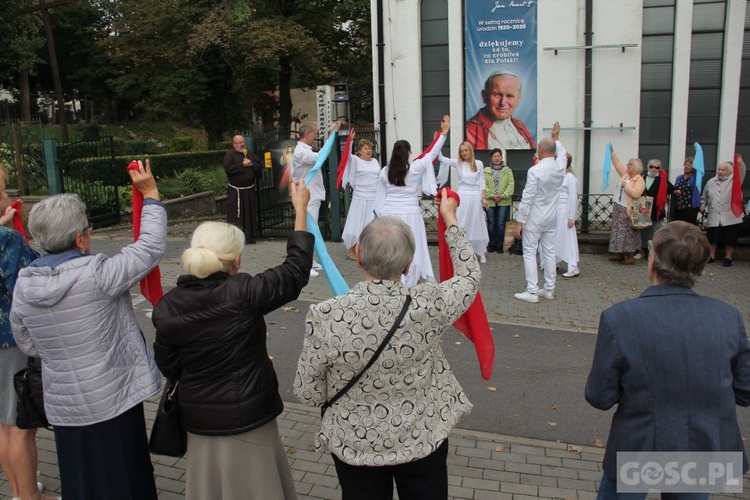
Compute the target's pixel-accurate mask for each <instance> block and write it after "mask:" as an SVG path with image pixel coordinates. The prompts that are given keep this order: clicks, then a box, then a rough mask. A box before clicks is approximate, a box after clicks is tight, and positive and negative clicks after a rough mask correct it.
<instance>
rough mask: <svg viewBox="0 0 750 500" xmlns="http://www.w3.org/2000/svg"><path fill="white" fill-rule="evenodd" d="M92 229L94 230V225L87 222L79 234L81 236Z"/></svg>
mask: <svg viewBox="0 0 750 500" xmlns="http://www.w3.org/2000/svg"><path fill="white" fill-rule="evenodd" d="M92 229H94V225H93V224H91V223H90V222H89V223H88V225H87V226H86V227H84V228H83V229H81V233H82V234H86V231H88V232H89V233H90V232H91V230H92Z"/></svg>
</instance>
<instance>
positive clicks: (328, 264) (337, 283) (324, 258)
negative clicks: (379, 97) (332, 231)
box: [305, 131, 349, 297]
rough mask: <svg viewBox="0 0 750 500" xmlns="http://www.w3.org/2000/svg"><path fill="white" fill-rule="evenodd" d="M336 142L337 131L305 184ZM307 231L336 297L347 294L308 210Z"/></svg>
mask: <svg viewBox="0 0 750 500" xmlns="http://www.w3.org/2000/svg"><path fill="white" fill-rule="evenodd" d="M334 142H336V132H335V131H334V132H333V133H332V134H331V136H330V137H329V138H328V140H327V141H326V143H325V144H323V147H322V148H321V149H320V152H319V153H318V161H316V162H315V165H314V166H313V168H312V169H311V170H310V173H309V174H307V178H306V179H305V186H307V185H308V184H309V183H310V181H312V179H313V176H314V175H315V173H316V172H317V171H318V170H320V167H322V166H323V164H324V163H325V162H326V160H327V159H328V155H330V154H331V149H332V148H333V144H334ZM307 231H308V232H309V233H311V234H312V235H313V236H315V253H316V254H318V261H319V262H320V267H322V268H323V272H324V273H325V275H326V279H327V280H328V284H329V285H330V287H331V290H332V291H333V295H334V297H338V296H339V295H343V294H345V293H346V292H348V291H349V285H347V284H346V281H344V278H343V276H341V273H340V272H339V270H338V268H337V267H336V264H334V263H333V259H331V256H330V255H328V249H327V248H326V243H325V241H323V235H322V234H320V227H318V223H317V222H316V221H315V219H314V218H313V216H312V215H311V214H310V212H307Z"/></svg>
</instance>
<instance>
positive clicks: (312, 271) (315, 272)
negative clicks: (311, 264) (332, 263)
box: [310, 269, 320, 278]
mask: <svg viewBox="0 0 750 500" xmlns="http://www.w3.org/2000/svg"><path fill="white" fill-rule="evenodd" d="M316 276H320V273H319V272H318V271H316V270H315V269H310V277H311V278H315V277H316Z"/></svg>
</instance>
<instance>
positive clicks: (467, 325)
mask: <svg viewBox="0 0 750 500" xmlns="http://www.w3.org/2000/svg"><path fill="white" fill-rule="evenodd" d="M445 189H447V194H448V197H449V198H455V199H456V200H457V201H458V202H459V203H460V202H461V199H460V198H459V196H458V193H456V192H455V191H452V190H450V189H448V188H445ZM442 191H443V190H442V189H441V190H440V191H438V194H437V196H436V197H435V199H436V200H440V196H441V194H442ZM446 229H447V226H446V224H445V221H444V220H443V217H442V215H440V211H438V262H439V265H440V281H441V282H443V281H445V280H448V279H450V278H452V277H453V262H452V261H451V256H450V250H449V249H448V242H446V241H445V230H446ZM453 326H455V327H456V329H457V330H458V331H459V332H461V333H463V334H464V335H465V336H466V337H467V338H468V339H469V340H471V341H472V342H473V343H474V349H476V351H477V358H478V359H479V368H480V370H481V372H482V378H483V379H485V380H489V379H490V377H491V376H492V364H493V362H494V361H495V342H494V341H493V340H492V333H491V332H490V324H489V322H488V321H487V312H486V311H485V309H484V302H482V295H481V294H480V293H479V292H478V291H477V296H476V297H475V298H474V302H473V303H472V304H471V306H469V309H467V310H466V312H465V313H464V314H463V316H461V317H460V318H458V319H457V320H456V322H455V323H453Z"/></svg>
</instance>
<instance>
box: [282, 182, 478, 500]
mask: <svg viewBox="0 0 750 500" xmlns="http://www.w3.org/2000/svg"><path fill="white" fill-rule="evenodd" d="M442 199H443V200H444V201H443V202H442V203H441V204H440V208H439V210H440V213H441V215H442V216H443V218H444V219H445V222H446V224H447V225H448V229H447V231H446V233H445V238H446V240H447V242H448V246H449V247H450V253H451V259H452V261H453V266H454V269H455V276H454V277H453V278H451V279H449V280H446V281H444V282H442V283H435V282H431V281H430V282H425V283H422V284H419V285H417V286H414V287H412V288H407V287H406V286H405V285H404V284H403V283H402V282H401V281H400V277H401V275H402V274H406V271H407V270H408V269H409V266H410V265H411V262H412V259H413V258H414V249H415V243H414V235H413V233H412V231H411V229H410V227H409V226H408V225H407V224H406V223H405V222H404V221H403V220H401V219H400V218H398V217H395V216H384V217H379V218H376V219H375V220H374V221H372V222H371V223H370V224H369V225H368V226H367V227H365V229H364V230H363V231H362V235H361V236H360V240H359V244H358V245H357V246H356V248H355V253H356V256H357V264H358V265H359V267H361V268H363V270H364V280H363V281H361V282H359V283H358V284H356V285H355V286H354V287H352V289H351V290H350V291H349V293H347V294H345V295H341V296H339V297H335V298H333V299H330V300H327V301H325V302H322V303H320V304H315V305H312V306H310V311H309V312H308V314H307V320H306V328H305V340H304V345H303V348H302V354H301V355H300V359H299V363H298V365H297V374H296V377H295V380H294V393H295V394H296V396H297V398H299V399H300V401H302V402H304V403H306V404H308V405H311V406H321V405H324V406H323V408H324V410H323V411H324V415H323V417H322V421H321V425H320V431H319V432H318V435H317V439H316V443H315V444H316V447H317V448H318V449H321V448H328V450H330V451H331V452H332V454H333V461H334V463H335V465H336V471H337V473H338V477H339V482H340V483H341V489H342V492H343V499H344V500H349V499H364V498H366V499H388V500H390V499H391V498H393V480H394V479H395V481H396V487H397V488H398V494H399V498H401V499H405V500H406V499H410V498H416V496H415V495H416V494H418V495H419V498H431V499H440V498H447V496H448V474H447V465H446V458H447V453H448V434H449V432H450V430H451V428H452V427H454V426H455V425H456V422H457V421H458V419H459V418H460V417H461V416H462V415H464V414H466V413H468V412H469V411H470V410H471V403H470V402H469V400H468V398H467V396H466V394H465V393H464V391H463V389H462V388H461V385H460V384H459V383H458V380H456V377H455V376H454V375H453V373H452V372H451V369H450V366H449V365H448V361H447V359H446V358H445V355H444V354H443V351H442V349H441V347H440V339H441V336H442V334H443V332H445V331H446V330H448V329H450V328H451V325H452V324H453V322H454V321H456V319H458V317H459V316H460V315H462V314H463V313H464V312H465V311H466V309H467V308H468V307H469V306H470V305H471V303H472V301H473V300H474V296H475V295H476V292H477V290H478V288H479V280H480V270H479V264H478V263H477V260H476V257H475V255H474V251H473V250H472V247H471V245H470V244H469V242H468V241H467V239H466V234H465V232H464V230H463V228H461V227H460V226H459V225H458V221H457V220H456V206H457V202H456V201H455V200H454V199H449V198H448V197H447V195H446V193H445V192H444V193H443V196H442ZM402 317H403V322H401V318H402ZM390 329H393V332H394V333H393V335H392V337H390V339H389V340H388V334H389V330H390ZM381 345H382V346H383V350H382V351H381V353H380V355H379V356H378V357H376V358H374V359H375V361H374V363H372V365H371V366H370V367H369V368H365V367H366V365H367V364H368V362H369V361H370V360H371V359H373V357H374V355H373V353H375V352H376V350H378V347H379V346H381ZM360 372H363V375H362V377H361V378H360V379H359V381H358V382H357V383H356V384H355V385H353V386H352V387H351V388H350V389H349V390H348V391H346V392H345V393H342V394H341V395H340V396H339V397H338V399H336V396H335V395H337V393H339V391H342V389H343V388H344V387H345V386H347V383H348V382H349V381H350V380H351V379H352V377H353V376H354V374H356V373H360ZM326 408H327V410H326Z"/></svg>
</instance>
